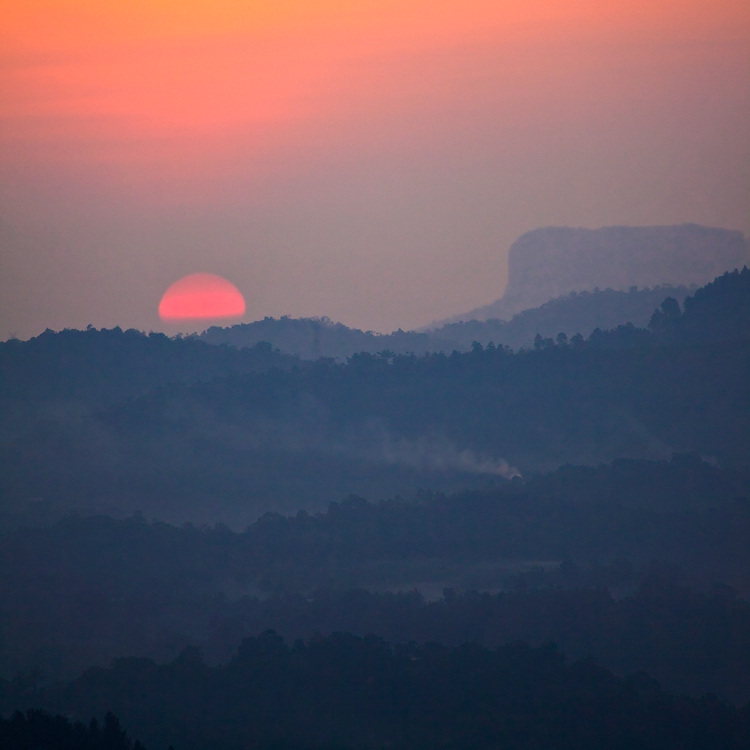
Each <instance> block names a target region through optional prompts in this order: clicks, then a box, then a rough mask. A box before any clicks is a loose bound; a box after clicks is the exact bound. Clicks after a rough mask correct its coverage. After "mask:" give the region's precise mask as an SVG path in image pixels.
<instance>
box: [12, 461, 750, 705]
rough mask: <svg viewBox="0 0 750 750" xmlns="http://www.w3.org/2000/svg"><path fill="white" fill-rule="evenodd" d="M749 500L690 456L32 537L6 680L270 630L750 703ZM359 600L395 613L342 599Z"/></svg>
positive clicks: (23, 535)
mask: <svg viewBox="0 0 750 750" xmlns="http://www.w3.org/2000/svg"><path fill="white" fill-rule="evenodd" d="M749 496H750V481H749V479H748V475H747V472H746V471H729V470H722V469H718V468H716V467H712V466H710V465H709V464H707V463H705V462H701V461H699V460H698V459H696V458H690V457H684V456H683V457H678V458H676V459H674V460H672V461H670V462H659V463H649V462H627V461H621V462H617V463H616V464H614V465H612V466H605V467H600V468H598V469H591V468H585V467H578V468H575V467H564V468H562V469H560V470H558V471H556V472H554V473H552V474H550V475H546V476H540V477H536V478H533V479H530V480H527V481H522V480H514V481H513V482H506V483H502V484H501V485H499V486H497V487H495V488H492V489H489V488H488V489H486V490H484V491H474V492H462V493H459V494H456V495H451V496H444V495H440V494H432V493H422V495H420V496H419V497H417V498H415V499H414V500H410V501H407V500H403V499H401V498H395V499H393V500H389V501H383V502H379V503H368V502H366V501H365V500H363V499H362V498H356V497H352V498H349V499H348V500H346V501H344V502H342V503H340V504H339V503H332V504H331V505H330V507H329V508H328V510H327V511H326V512H324V513H318V514H315V515H310V514H307V513H305V512H299V513H297V514H296V515H292V516H279V515H275V514H266V515H264V516H263V517H261V518H260V519H258V521H257V522H256V523H254V524H252V525H251V526H250V527H249V528H248V529H247V530H246V531H244V532H241V533H238V532H232V531H230V530H229V529H227V528H226V527H222V526H216V527H203V528H196V527H195V526H192V525H187V526H185V527H183V528H178V527H175V526H170V525H167V524H164V523H146V522H145V521H144V520H143V518H138V517H136V518H132V519H126V520H122V521H118V520H114V519H111V518H102V517H92V518H80V517H72V518H68V519H65V520H64V521H62V522H60V523H57V524H55V525H52V526H49V527H41V528H34V529H31V528H22V529H18V530H17V531H15V532H7V533H6V534H4V535H3V536H2V537H0V568H1V569H2V570H4V571H6V575H5V576H4V577H3V578H2V579H0V625H1V626H2V631H1V634H2V640H1V641H0V676H5V677H7V678H10V677H11V676H12V675H14V674H16V673H19V672H23V673H26V674H27V675H29V674H33V673H34V671H35V670H37V671H38V670H41V672H42V673H43V674H45V675H46V677H47V678H48V679H49V678H54V679H61V678H64V679H70V678H71V677H73V676H75V675H76V674H78V673H79V672H80V671H81V670H83V669H84V668H85V667H86V666H89V665H92V664H107V663H108V662H109V661H110V660H111V659H112V658H114V657H117V656H122V655H139V656H149V657H151V658H155V659H159V660H165V659H166V660H168V659H172V658H174V657H175V656H176V654H177V653H178V652H179V651H180V649H182V648H183V647H184V646H185V645H187V644H196V645H201V646H202V647H204V648H205V650H206V654H207V656H208V657H210V659H211V660H212V661H213V662H214V663H215V662H216V661H217V660H218V661H223V660H225V659H227V658H229V656H230V654H231V649H233V648H234V647H235V645H236V643H237V641H238V640H240V639H241V638H242V637H243V636H245V635H249V634H252V633H256V632H258V631H259V630H262V629H264V628H275V629H277V630H279V631H280V632H282V633H283V634H284V635H285V636H287V637H289V638H291V639H294V638H298V637H310V636H312V635H314V634H315V633H330V632H332V631H336V630H347V631H353V632H355V633H358V634H360V635H365V634H366V633H368V632H375V633H378V634H380V635H383V636H386V637H387V638H388V639H390V640H392V641H394V642H408V641H410V640H420V641H429V640H435V641H439V642H443V643H446V644H449V645H460V644H461V643H463V642H464V641H466V640H474V641H478V642H480V643H482V644H483V645H486V646H492V647H495V646H498V645H502V644H504V643H508V642H512V641H514V640H518V639H522V640H525V641H530V642H532V643H535V644H539V643H541V642H543V641H545V640H550V639H552V640H555V641H557V642H558V643H559V644H561V646H562V647H564V649H565V650H566V652H567V653H569V654H571V655H573V656H582V655H585V654H593V655H595V656H596V657H597V658H598V659H599V660H600V661H601V663H603V664H604V665H605V666H607V667H608V668H611V669H616V670H617V671H618V672H620V673H623V674H625V673H628V672H632V671H636V670H639V669H645V670H647V671H649V672H650V673H651V674H653V675H654V676H655V677H657V679H659V680H660V681H662V682H664V684H666V685H667V687H668V689H670V690H673V691H677V692H689V693H690V694H692V695H700V694H701V693H702V692H709V691H710V692H714V693H716V694H718V695H720V696H721V697H722V698H726V699H731V700H733V701H743V702H744V701H747V700H750V661H748V658H750V657H749V656H748V654H747V650H746V647H745V646H746V644H747V642H748V639H750V607H749V606H748V603H747V601H743V600H742V599H740V598H738V596H737V594H736V593H734V592H733V590H732V588H729V587H728V585H729V586H730V587H734V589H736V590H738V591H739V594H740V595H741V596H745V597H747V596H748V594H750V552H749V551H748V546H747V539H748V537H750V505H749V504H748V497H749ZM688 585H691V586H693V587H694V590H692V591H691V590H690V589H689V588H687V586H688ZM352 588H359V589H362V588H368V589H372V590H375V591H381V592H384V593H383V594H381V595H368V594H366V593H365V592H362V591H360V592H359V593H357V592H354V593H352V594H344V593H340V592H344V591H346V590H348V589H352ZM445 588H451V589H463V590H466V591H469V590H472V589H474V590H483V591H487V590H489V591H493V592H497V591H500V592H501V593H500V594H499V595H498V596H497V597H496V596H492V597H491V598H487V597H479V598H477V597H476V596H474V597H472V596H469V595H467V596H466V597H462V596H460V595H457V594H451V593H450V592H447V593H445V592H444V595H443V597H442V599H440V600H439V601H438V602H435V603H434V604H427V603H426V602H425V600H424V599H423V598H422V596H421V595H419V594H417V593H415V592H414V591H413V590H415V589H419V590H421V591H423V592H424V593H425V594H426V595H427V596H428V597H429V598H432V599H435V598H436V597H438V596H439V593H437V592H440V591H442V590H443V589H445ZM410 590H412V594H401V595H393V594H389V593H387V592H398V591H410ZM502 592H505V593H502ZM610 592H611V593H610ZM488 596H489V595H488ZM258 597H260V598H258ZM267 597H270V598H267Z"/></svg>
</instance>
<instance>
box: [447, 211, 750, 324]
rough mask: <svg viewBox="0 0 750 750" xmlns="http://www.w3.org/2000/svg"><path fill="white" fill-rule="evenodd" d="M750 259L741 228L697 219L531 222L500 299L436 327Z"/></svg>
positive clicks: (673, 281)
mask: <svg viewBox="0 0 750 750" xmlns="http://www.w3.org/2000/svg"><path fill="white" fill-rule="evenodd" d="M748 263H750V242H748V240H747V239H746V238H745V237H744V235H743V234H742V232H735V231H730V230H728V229H715V228H712V227H703V226H699V225H698V224H681V225H677V226H653V227H602V228H601V229H573V228H570V227H546V228H543V229H535V230H533V231H532V232H527V233H526V234H524V235H521V237H519V238H518V239H517V240H516V241H515V242H514V243H513V245H512V246H511V248H510V253H509V255H508V286H507V288H506V290H505V294H503V296H502V297H501V298H500V299H498V300H495V302H492V303H491V304H489V305H485V306H483V307H477V308H475V309H474V310H470V311H469V312H467V313H463V314H460V315H455V316H453V317H451V318H448V319H445V320H443V321H440V322H439V323H437V324H435V327H439V326H442V325H444V324H446V323H457V322H460V321H467V320H489V319H491V318H497V319H500V320H510V318H512V317H513V316H514V315H516V314H517V313H519V312H521V311H522V310H527V309H529V308H533V307H537V306H539V305H541V304H543V303H545V302H546V301H547V300H550V299H554V298H556V297H560V296H563V295H567V294H570V293H571V292H580V291H583V290H588V291H594V290H596V289H609V288H611V289H615V290H618V291H624V290H626V289H630V288H631V287H634V286H637V287H644V286H645V287H654V286H658V285H660V284H661V285H674V286H699V285H701V284H705V283H707V282H708V281H710V280H711V279H713V278H714V277H716V276H719V275H720V274H722V273H724V271H732V270H734V269H735V268H742V267H743V266H744V265H746V264H748ZM633 322H635V321H633ZM582 333H583V332H582Z"/></svg>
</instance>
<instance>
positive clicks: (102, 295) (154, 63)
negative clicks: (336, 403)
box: [0, 0, 750, 338]
mask: <svg viewBox="0 0 750 750" xmlns="http://www.w3.org/2000/svg"><path fill="white" fill-rule="evenodd" d="M0 19H2V20H0V183H1V184H0V338H7V337H8V336H9V335H11V334H16V335H18V336H20V337H28V336H30V335H35V334H37V333H39V332H40V331H42V330H43V329H44V328H47V327H50V328H54V329H60V328H64V327H85V326H86V325H87V324H88V323H92V324H94V325H95V326H97V327H99V326H107V327H110V326H113V325H120V326H122V327H138V328H143V329H146V330H148V329H154V330H169V329H168V328H167V329H165V327H164V325H163V324H161V323H160V321H159V317H158V314H157V308H158V304H159V299H160V297H161V295H162V293H163V292H164V290H165V289H166V288H167V287H168V286H169V285H170V284H171V283H172V282H174V281H175V280H176V279H178V278H180V277H181V276H184V275H186V274H189V273H195V272H209V273H215V274H220V275H222V276H225V277H226V278H227V279H229V280H230V281H232V282H233V283H234V284H236V286H237V287H238V288H239V289H240V290H241V291H242V293H243V294H244V296H245V299H246V301H247V313H246V315H245V318H244V319H245V320H255V319H258V318H261V317H263V316H265V315H273V316H279V315H282V314H289V315H293V316H308V315H328V316H330V317H331V318H333V319H335V320H340V321H342V322H344V323H346V324H348V325H354V326H357V327H361V328H364V329H374V330H380V331H390V330H392V329H394V328H397V327H402V328H411V327H415V326H418V325H422V324H425V323H428V322H429V321H431V320H434V319H436V318H440V317H445V316H447V315H451V314H454V313H458V312H462V311H464V310H467V309H471V308H473V307H476V306H478V305H481V304H485V303H488V302H491V301H492V300H494V299H496V298H497V297H498V296H500V294H501V293H502V291H503V289H504V286H505V281H506V270H507V251H508V248H509V246H510V244H511V243H512V241H513V240H514V239H515V238H516V237H517V236H518V235H519V234H521V233H523V232H525V231H527V230H530V229H534V228H537V227H540V226H546V225H552V224H554V225H568V226H587V227H598V226H603V225H610V224H632V225H643V224H672V223H681V222H697V223H701V224H707V225H711V226H720V227H726V228H730V229H740V230H742V231H744V232H745V233H746V234H750V3H748V2H747V0H679V2H678V1H677V0H665V1H663V2H659V0H656V2H654V0H643V1H642V0H611V1H610V2H605V3H603V2H601V0H512V1H507V0H442V1H440V0H378V1H377V2H376V1H375V0H359V1H356V0H349V1H347V0H264V1H263V2H252V1H251V0H248V1H247V2H237V0H231V1H230V0H210V1H209V0H203V1H202V2H196V1H195V0H129V2H127V3H104V2H101V0H23V2H19V1H18V0H0Z"/></svg>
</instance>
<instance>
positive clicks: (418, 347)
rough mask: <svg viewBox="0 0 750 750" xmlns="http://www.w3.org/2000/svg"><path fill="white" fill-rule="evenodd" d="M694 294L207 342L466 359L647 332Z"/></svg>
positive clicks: (224, 331) (272, 323) (242, 334)
mask: <svg viewBox="0 0 750 750" xmlns="http://www.w3.org/2000/svg"><path fill="white" fill-rule="evenodd" d="M690 291H691V290H690V289H688V287H684V286H682V287H670V286H663V287H656V288H654V289H631V290H630V291H628V292H620V291H615V290H613V289H606V290H601V291H599V290H595V291H592V292H581V293H575V292H574V293H571V294H569V295H567V296H566V297H560V298H559V299H554V300H550V301H549V302H547V303H545V304H544V305H542V306H541V307H537V308H533V309H530V310H525V311H523V312H521V313H518V314H517V315H515V316H514V317H513V319H512V320H508V321H503V320H487V321H478V320H470V321H467V322H465V323H453V324H447V325H444V326H442V327H440V328H436V329H433V330H430V331H423V332H417V331H401V330H398V331H394V332H393V333H390V334H378V333H373V332H372V331H366V332H365V331H360V330H358V329H356V328H348V327H347V326H345V325H343V324H342V323H334V322H332V321H330V320H328V319H327V318H289V317H282V318H280V319H278V320H277V319H274V318H264V319H263V320H259V321H256V322H255V323H241V324H238V325H234V326H230V327H228V328H221V327H218V326H212V327H211V328H209V329H208V330H207V331H205V332H204V333H202V334H201V335H200V339H201V340H202V341H205V342H207V343H209V344H228V345H230V346H237V347H246V346H254V345H256V344H257V343H258V342H261V341H267V342H270V343H271V344H272V346H273V347H274V348H277V349H280V350H281V351H283V352H289V353H291V354H295V355H297V356H299V357H301V358H302V359H318V358H319V357H331V358H333V359H337V360H339V361H344V360H346V359H347V358H348V357H351V356H352V355H353V354H356V353H360V352H369V353H370V354H376V353H377V352H381V351H384V350H387V351H391V352H394V353H395V354H411V353H413V354H425V353H427V352H441V351H442V352H447V353H450V352H452V351H453V350H456V351H459V352H464V351H469V349H471V345H472V344H473V343H474V342H475V341H477V342H479V343H480V344H482V345H484V346H486V345H487V344H489V343H490V342H494V343H495V344H496V345H504V346H510V347H511V348H512V349H520V348H521V347H530V346H532V344H533V342H534V337H535V336H536V334H540V335H541V336H543V337H549V336H557V334H558V333H561V332H562V333H565V334H566V335H567V336H568V337H571V336H573V335H575V334H576V333H580V334H581V335H583V336H589V334H591V332H592V331H593V330H594V329H596V328H600V329H603V330H606V329H610V328H615V327H616V326H618V325H621V324H624V323H632V324H633V325H635V326H636V327H645V326H646V325H647V324H648V321H649V319H650V318H651V315H652V313H653V311H654V309H655V308H657V307H658V306H659V305H660V304H661V303H662V302H663V301H664V299H665V298H666V297H672V298H674V299H676V300H677V301H678V302H679V303H682V301H683V300H684V299H685V297H686V296H687V295H688V294H689V293H690Z"/></svg>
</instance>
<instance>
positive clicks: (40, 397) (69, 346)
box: [0, 327, 296, 440]
mask: <svg viewBox="0 0 750 750" xmlns="http://www.w3.org/2000/svg"><path fill="white" fill-rule="evenodd" d="M294 364H296V358H294V357H291V356H289V355H284V354H280V353H279V352H274V351H272V350H271V347H270V346H269V345H268V344H261V345H259V346H255V347H252V348H249V349H243V350H242V351H239V350H237V349H234V348H231V347H213V346H208V345H207V344H205V343H203V342H202V341H197V340H195V339H193V338H179V337H178V338H169V337H167V336H165V335H164V334H162V333H150V334H148V335H147V334H145V333H142V332H141V331H136V330H128V331H123V330H121V329H120V328H113V329H111V330H107V329H102V330H97V329H95V328H92V327H89V328H88V329H87V330H85V331H78V330H67V329H66V330H64V331H60V332H57V333H56V332H54V331H50V330H47V331H45V332H44V333H42V334H41V335H39V336H37V337H35V338H32V339H31V340H29V341H19V340H17V339H11V340H9V341H4V342H0V383H2V388H0V425H1V427H0V440H2V439H8V438H10V437H13V436H15V435H17V434H19V433H20V432H24V431H27V430H28V429H29V428H30V427H31V426H32V425H33V424H34V423H35V422H36V421H37V420H39V419H56V418H61V417H62V418H65V417H80V416H83V415H86V414H91V413H92V412H93V411H94V410H95V409H97V408H100V407H102V406H105V405H107V404H112V403H115V402H118V401H121V400H122V399H124V398H128V397H133V396H140V395H143V394H145V393H148V392H149V391H152V390H154V389H155V388H158V387H161V386H165V385H168V384H173V383H196V382H202V381H207V380H211V379H213V378H217V377H226V376H227V375H229V374H231V373H238V372H240V373H241V372H257V371H260V370H267V369H269V368H271V367H282V368H290V367H292V366H293V365H294Z"/></svg>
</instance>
